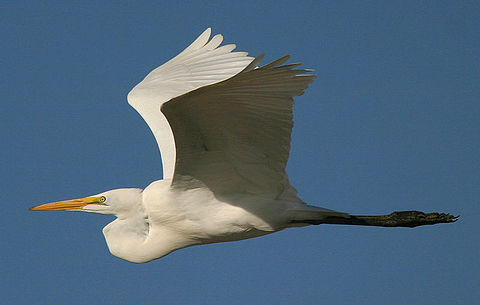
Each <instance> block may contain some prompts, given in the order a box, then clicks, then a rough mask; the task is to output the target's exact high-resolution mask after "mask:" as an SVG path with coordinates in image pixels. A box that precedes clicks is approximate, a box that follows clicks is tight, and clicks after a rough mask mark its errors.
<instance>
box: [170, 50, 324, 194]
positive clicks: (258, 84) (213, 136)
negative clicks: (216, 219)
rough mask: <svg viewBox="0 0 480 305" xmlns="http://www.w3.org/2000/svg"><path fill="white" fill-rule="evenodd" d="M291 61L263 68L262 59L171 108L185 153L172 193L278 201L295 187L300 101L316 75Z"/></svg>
mask: <svg viewBox="0 0 480 305" xmlns="http://www.w3.org/2000/svg"><path fill="white" fill-rule="evenodd" d="M288 58H289V56H285V57H282V58H280V59H278V60H276V61H274V62H272V63H270V64H268V65H266V66H263V67H260V68H255V66H256V65H257V64H258V62H259V61H260V60H261V58H257V59H256V60H255V61H253V62H252V63H251V64H250V65H249V66H248V67H247V68H245V69H244V70H243V71H242V72H240V73H238V74H237V75H235V76H234V77H232V78H229V79H227V80H225V81H222V82H219V83H215V84H212V85H209V86H205V87H202V88H199V89H196V90H194V91H192V92H189V93H186V94H184V95H181V96H179V97H176V98H173V99H172V100H170V101H168V102H167V103H165V104H163V106H162V108H161V109H162V112H163V113H164V114H165V116H166V117H167V119H168V122H169V123H170V126H171V128H172V131H173V134H174V137H175V144H176V148H177V157H176V164H175V174H174V178H173V183H172V187H176V188H193V187H198V186H201V185H205V186H207V187H208V188H209V189H210V190H212V191H213V192H214V193H215V195H217V196H222V195H228V194H232V193H249V194H257V195H265V196H269V197H273V198H275V197H277V196H279V195H281V194H282V193H283V192H284V191H285V190H286V189H287V188H288V187H289V182H288V176H287V174H286V172H285V166H286V163H287V160H288V156H289V151H290V135H291V130H292V127H293V121H292V106H293V96H297V95H301V94H303V92H304V90H305V89H306V88H307V87H308V84H309V83H311V82H312V80H313V78H314V77H315V76H314V75H312V74H309V72H310V70H304V69H296V67H297V66H298V65H300V64H290V65H283V63H284V62H285V61H287V60H288Z"/></svg>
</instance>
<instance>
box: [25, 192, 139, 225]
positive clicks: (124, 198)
mask: <svg viewBox="0 0 480 305" xmlns="http://www.w3.org/2000/svg"><path fill="white" fill-rule="evenodd" d="M139 208H140V209H142V208H143V207H142V189H137V188H128V189H116V190H111V191H106V192H103V193H100V194H97V195H93V196H89V197H84V198H79V199H70V200H64V201H58V202H52V203H46V204H42V205H38V206H36V207H33V208H31V209H30V210H33V211H60V210H65V211H83V212H92V213H99V214H110V215H115V216H117V217H118V218H123V217H122V216H124V215H125V216H127V215H129V214H131V213H132V212H137V211H138V210H139Z"/></svg>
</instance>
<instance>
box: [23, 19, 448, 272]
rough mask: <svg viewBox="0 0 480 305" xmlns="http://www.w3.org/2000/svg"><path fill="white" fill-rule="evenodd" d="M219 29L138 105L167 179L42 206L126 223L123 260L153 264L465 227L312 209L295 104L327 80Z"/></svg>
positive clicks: (116, 241)
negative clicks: (340, 232)
mask: <svg viewBox="0 0 480 305" xmlns="http://www.w3.org/2000/svg"><path fill="white" fill-rule="evenodd" d="M222 42H223V36H222V35H221V34H217V35H214V36H213V37H211V28H207V29H206V30H205V31H204V32H203V33H202V34H201V35H200V36H198V38H196V39H195V40H194V41H193V43H191V44H190V45H189V46H188V47H187V48H186V49H184V50H183V51H182V52H180V53H179V54H178V55H177V56H175V57H173V58H172V59H170V60H169V61H167V62H166V63H164V64H163V65H161V66H159V67H157V68H156V69H154V70H153V71H151V72H150V73H149V74H147V76H146V77H145V78H144V79H143V80H142V81H141V82H140V83H138V84H137V85H136V86H135V87H134V88H133V89H132V90H131V91H130V92H129V93H128V95H127V100H128V103H129V104H130V105H131V106H132V107H133V108H134V109H135V110H136V111H137V112H138V113H139V114H140V115H141V116H142V117H143V119H144V120H145V121H146V123H147V125H148V126H149V127H150V129H151V131H152V133H153V135H154V137H155V139H156V142H157V144H158V147H159V149H160V153H161V159H162V170H163V179H161V180H157V181H154V182H152V183H151V184H149V185H148V186H147V187H145V188H144V189H140V188H121V189H114V190H109V191H106V192H103V193H100V194H95V195H91V196H88V197H84V198H79V199H72V200H63V201H57V202H52V203H47V204H41V205H37V206H35V207H33V208H30V210H34V211H58V210H66V211H84V212H91V213H98V214H109V215H114V216H116V219H115V220H113V221H112V222H111V223H109V224H107V225H106V226H105V227H104V228H103V235H104V237H105V241H106V243H107V246H108V249H109V251H110V252H111V254H113V255H114V256H117V257H119V258H121V259H124V260H127V261H129V262H133V263H145V262H149V261H152V260H155V259H158V258H161V257H164V256H165V255H167V254H169V253H171V252H173V251H175V250H178V249H182V248H186V247H189V246H194V245H202V244H211V243H219V242H227V241H237V240H242V239H248V238H253V237H258V236H262V235H266V234H270V233H274V232H278V231H281V230H283V229H286V228H293V227H304V226H309V225H318V224H351V225H374V226H387V227H388V226H406V227H414V226H418V225H424V224H435V223H442V222H443V223H448V222H454V221H455V220H456V217H454V216H452V215H450V214H443V213H430V214H425V213H423V212H418V211H407V212H394V213H392V214H390V215H383V216H354V215H350V214H348V213H344V212H339V211H335V210H330V209H326V208H322V207H317V206H313V205H310V204H308V203H305V202H304V201H302V200H301V199H300V197H299V196H298V195H297V191H296V189H295V188H294V187H293V186H292V185H291V184H290V181H289V178H288V174H287V173H286V164H287V161H288V157H289V153H290V142H291V131H292V127H293V110H292V107H293V104H294V99H293V98H294V97H295V96H300V95H302V94H303V93H304V91H305V90H306V89H307V87H308V86H309V84H310V83H311V82H312V81H313V80H314V78H315V77H316V76H315V75H314V74H313V70H310V69H304V68H300V67H299V66H300V65H301V64H300V63H292V64H286V62H287V61H288V60H289V58H290V56H289V55H287V56H284V57H281V58H279V59H277V60H274V61H272V62H271V63H269V64H266V65H263V66H261V61H262V59H263V57H264V55H263V54H261V55H260V56H257V57H251V56H248V53H247V52H238V51H234V50H235V48H236V45H235V44H226V45H222Z"/></svg>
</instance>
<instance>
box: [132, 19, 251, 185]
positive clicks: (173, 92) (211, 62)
mask: <svg viewBox="0 0 480 305" xmlns="http://www.w3.org/2000/svg"><path fill="white" fill-rule="evenodd" d="M210 34H211V29H210V28H208V29H207V30H205V31H204V32H203V33H202V34H201V35H200V36H199V37H198V38H197V39H196V40H195V41H194V42H193V43H192V44H191V45H190V46H189V47H187V48H186V49H185V50H183V51H182V52H181V53H180V54H178V55H177V56H176V57H174V58H172V59H171V60H169V61H168V62H166V63H165V64H163V65H162V66H160V67H158V68H156V69H155V70H153V71H152V72H150V73H149V74H148V75H147V76H146V77H145V79H144V80H142V81H141V82H140V83H139V84H138V85H137V86H135V87H134V88H133V89H132V91H130V93H129V94H128V103H129V104H130V105H131V106H132V107H133V108H135V110H137V111H138V113H140V115H141V116H142V117H143V119H144V120H145V121H146V122H147V124H148V126H149V127H150V129H151V130H152V132H153V135H154V136H155V139H156V140H157V143H158V146H159V148H160V153H161V155H162V166H163V178H164V179H168V178H172V177H173V172H174V166H175V155H176V152H175V142H174V138H173V134H172V130H171V128H170V125H169V123H168V121H167V119H166V118H165V117H164V115H163V114H162V112H161V111H160V107H161V106H162V104H163V103H165V102H167V101H168V100H170V99H172V98H175V97H178V96H180V95H182V94H185V93H187V92H190V91H192V90H195V89H197V88H200V87H203V86H207V85H210V84H214V83H217V82H220V81H222V80H225V79H228V78H230V77H232V76H233V75H235V74H237V73H239V72H240V71H242V70H243V69H244V68H245V67H246V66H248V65H249V64H250V62H251V61H252V60H253V58H252V57H249V56H247V53H246V52H232V51H233V50H234V49H235V45H234V44H229V45H224V46H220V44H221V43H222V41H223V36H222V35H220V34H218V35H215V36H213V37H212V38H211V39H209V38H210Z"/></svg>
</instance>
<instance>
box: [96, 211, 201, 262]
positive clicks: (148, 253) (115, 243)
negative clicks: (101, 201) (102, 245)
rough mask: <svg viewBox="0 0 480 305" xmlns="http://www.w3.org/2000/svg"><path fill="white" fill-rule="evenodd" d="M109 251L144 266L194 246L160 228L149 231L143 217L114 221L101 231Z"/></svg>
mask: <svg viewBox="0 0 480 305" xmlns="http://www.w3.org/2000/svg"><path fill="white" fill-rule="evenodd" d="M103 235H104V236H105V240H106V242H107V246H108V249H109V250H110V252H111V253H112V254H113V255H115V256H117V257H119V258H122V259H124V260H127V261H129V262H132V263H146V262H149V261H151V260H154V259H157V258H160V257H162V256H165V255H167V254H169V253H170V252H172V251H174V250H177V249H180V248H184V247H187V246H190V245H193V244H194V243H193V242H191V241H188V240H187V239H185V238H184V237H183V236H181V235H179V234H175V233H173V232H172V231H171V230H168V229H167V228H162V227H157V226H156V227H155V232H152V230H151V228H150V225H149V222H148V219H147V218H145V217H142V216H138V217H134V218H130V217H129V218H122V219H121V218H117V219H115V220H114V221H113V222H111V223H109V224H108V225H107V226H105V227H104V228H103Z"/></svg>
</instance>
